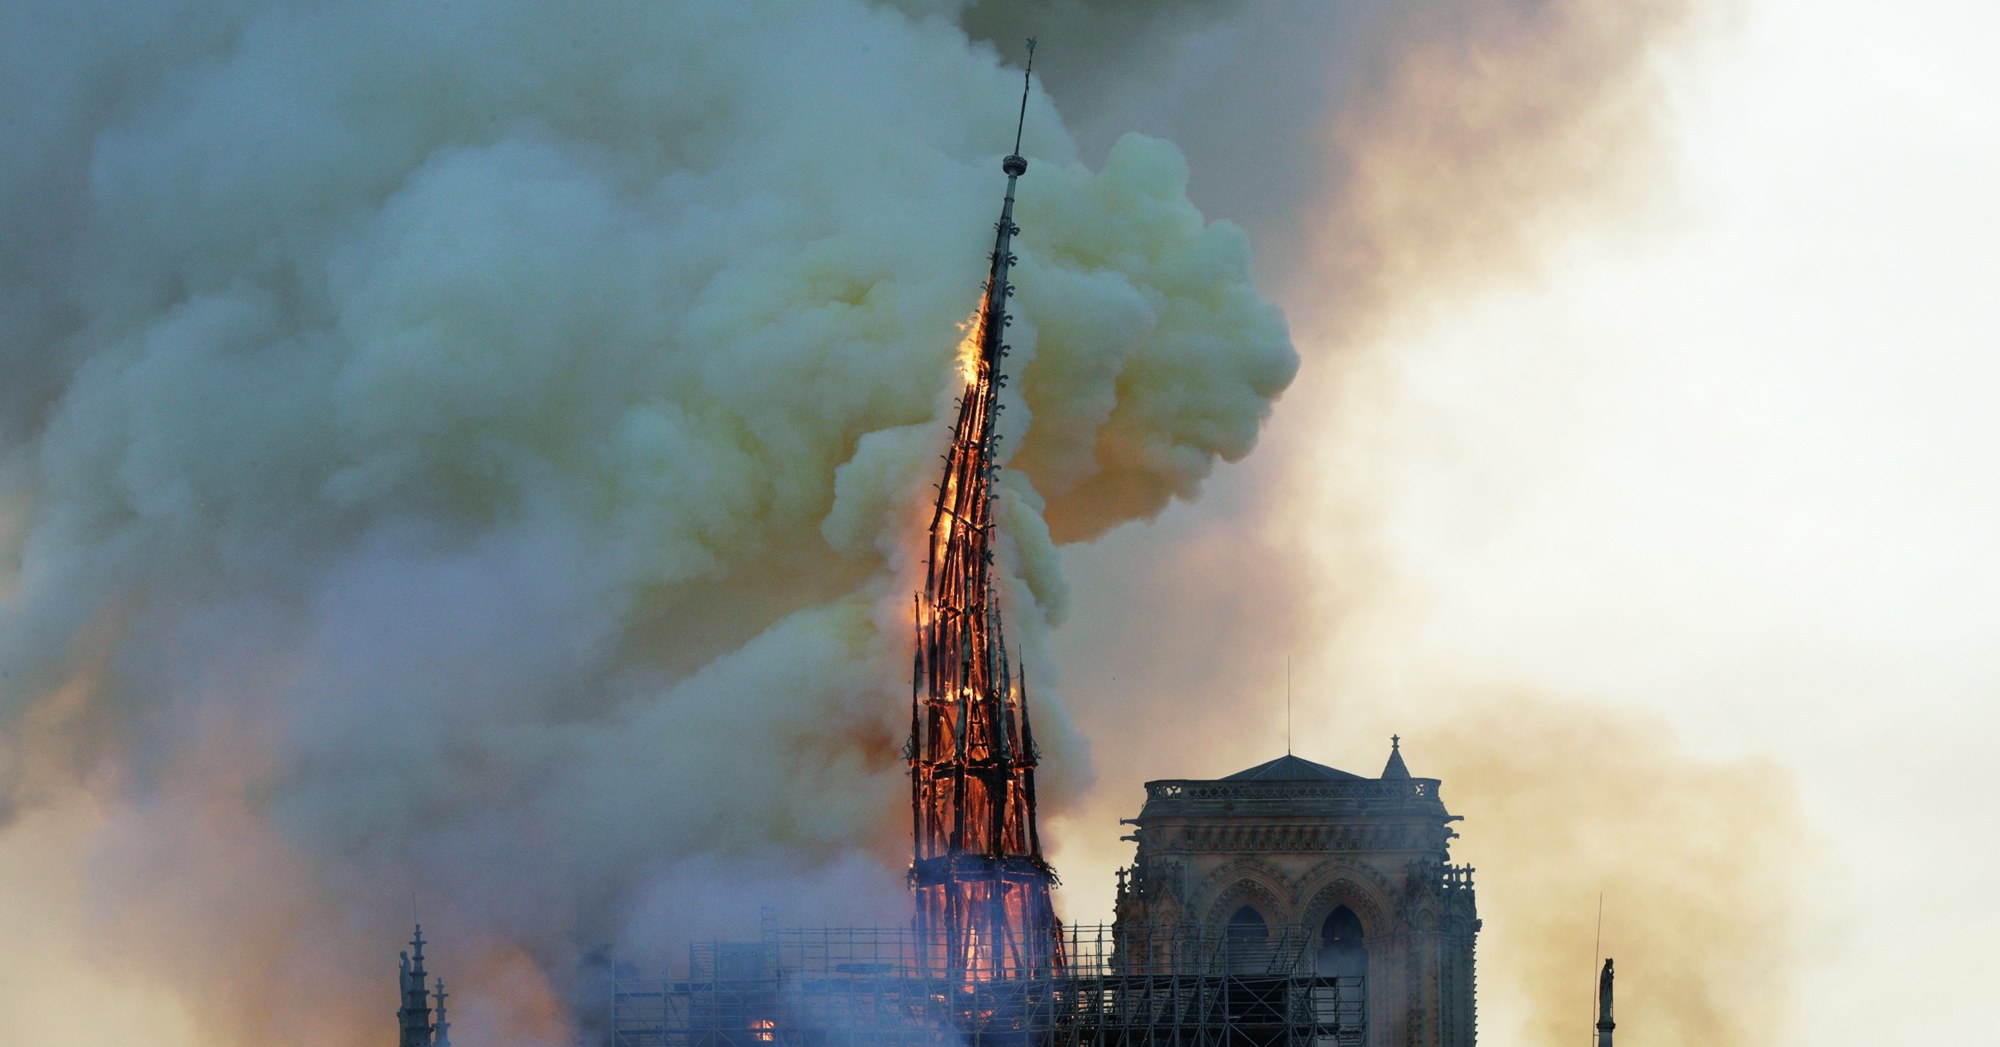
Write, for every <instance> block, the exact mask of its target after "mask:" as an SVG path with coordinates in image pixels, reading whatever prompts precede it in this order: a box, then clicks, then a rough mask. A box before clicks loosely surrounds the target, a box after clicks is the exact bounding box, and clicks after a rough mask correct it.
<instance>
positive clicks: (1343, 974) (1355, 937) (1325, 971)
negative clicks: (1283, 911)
mask: <svg viewBox="0 0 2000 1047" xmlns="http://www.w3.org/2000/svg"><path fill="white" fill-rule="evenodd" d="M1319 973H1320V974H1321V975H1322V976H1324V977H1333V978H1361V977H1366V976H1367V974H1368V947H1367V946H1366V945H1363V944H1361V918H1360V917H1358V916H1356V915H1354V910H1353V909H1350V908H1348V907H1347V906H1345V905H1341V906H1337V907H1335V908H1334V910H1333V911H1332V912H1330V913H1327V914H1326V922H1325V923H1323V924H1321V925H1320V929H1319Z"/></svg>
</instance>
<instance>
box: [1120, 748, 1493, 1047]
mask: <svg viewBox="0 0 2000 1047" xmlns="http://www.w3.org/2000/svg"><path fill="white" fill-rule="evenodd" d="M1399 742H1400V739H1392V740H1391V748H1390V754H1389V760H1388V763H1387V765H1386V766H1385V767H1384V768H1383V770H1382V774H1381V776H1380V777H1378V778H1366V777H1363V776H1361V775H1357V774H1350V773H1348V772H1346V771H1342V770H1337V769H1335V768H1332V767H1328V766H1325V765H1323V764H1318V763H1313V762H1312V761H1310V760H1304V759H1300V758H1299V757H1296V756H1291V755H1286V756H1282V757H1279V758H1278V759H1275V760H1272V761H1270V762H1268V763H1263V764H1259V765H1257V766H1255V767H1252V768H1249V769H1248V770H1244V771H1239V772H1237V773H1236V774H1232V775H1229V776H1227V777H1225V778H1220V779H1214V780H1193V779H1183V780H1166V781H1155V782H1147V783H1146V804H1145V807H1144V808H1143V809H1141V810H1140V812H1139V816H1138V817H1137V818H1133V819H1127V823H1128V824H1130V825H1133V826H1135V827H1136V828H1135V831H1134V832H1133V834H1132V836H1131V837H1130V839H1132V840H1134V841H1136V842H1137V844H1138V855H1137V857H1136V859H1135V861H1134V862H1133V864H1132V867H1131V868H1130V869H1128V870H1126V871H1125V872H1123V873H1121V874H1120V878H1119V880H1120V882H1119V891H1118V903H1117V926H1116V929H1115V932H1114V937H1115V939H1116V941H1117V944H1118V948H1119V950H1120V953H1121V958H1122V960H1123V962H1124V963H1125V964H1126V965H1127V966H1128V967H1129V968H1132V969H1135V970H1136V969H1151V970H1163V969H1172V970H1185V971H1186V973H1189V974H1196V973H1201V974H1210V975H1213V974H1217V973H1227V974H1234V975H1239V976H1244V977H1254V976H1256V975H1257V974H1258V973H1260V972H1264V971H1271V970H1276V969H1277V968H1279V967H1283V968H1284V969H1285V970H1287V971H1293V970H1296V969H1298V968H1299V967H1300V966H1302V965H1308V964H1309V965H1311V967H1312V969H1313V972H1314V975H1315V976H1316V978H1317V979H1318V983H1319V984H1320V985H1321V986H1322V988H1319V989H1316V990H1315V992H1316V993H1324V994H1328V996H1329V998H1331V997H1332V996H1338V997H1339V998H1341V999H1343V1000H1348V999H1351V1000H1352V1001H1353V1002H1352V1004H1351V1008H1350V1009H1348V1010H1347V1011H1346V1012H1345V1013H1346V1014H1347V1017H1346V1018H1345V1019H1344V1020H1345V1022H1346V1025H1345V1026H1344V1029H1345V1033H1346V1034H1345V1035H1343V1036H1342V1037H1341V1042H1352V1043H1356V1044H1363V1045H1365V1047H1471V1045H1472V1044H1473V1042H1474V984H1473V945H1474V939H1475V936H1476V935H1477V933H1478V931H1479V917H1478V913H1477V910H1476V908H1475V906H1474V902H1473V890H1472V870H1471V869H1469V868H1465V867H1461V866H1454V865H1451V864H1450V855H1449V844H1450V841H1451V839H1452V837H1454V836H1455V835H1457V834H1456V833H1454V832H1453V831H1452V829H1451V823H1453V822H1455V821H1458V820H1459V818H1458V816H1457V815H1453V814H1451V813H1449V812H1448V811H1446V810H1445V806H1444V803H1443V801H1442V800H1440V799H1439V797H1438V781H1437V779H1434V778H1416V777H1412V776H1411V774H1410V772H1409V769H1408V767H1407V766H1405V764H1404V762H1403V756H1402V751H1401V746H1400V744H1399ZM1218 968H1220V969H1221V970H1218Z"/></svg>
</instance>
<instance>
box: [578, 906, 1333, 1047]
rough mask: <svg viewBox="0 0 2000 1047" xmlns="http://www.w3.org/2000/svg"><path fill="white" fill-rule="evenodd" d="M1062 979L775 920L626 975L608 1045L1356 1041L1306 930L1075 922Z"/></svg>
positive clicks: (882, 934) (1215, 1046) (1064, 1046)
mask: <svg viewBox="0 0 2000 1047" xmlns="http://www.w3.org/2000/svg"><path fill="white" fill-rule="evenodd" d="M1063 938H1064V946H1065V948H1064V956H1065V958H1066V965H1065V967H1064V968H1063V969H1062V971H1061V973H1059V974H1058V975H1056V976H1054V977H1043V978H1005V977H999V978H996V977H991V976H988V972H971V973H970V974H968V975H964V976H953V977H945V976H943V975H942V973H935V974H934V973H932V972H929V971H926V970H925V969H924V967H925V964H926V963H927V959H926V958H927V957H931V956H935V955H938V953H937V952H936V951H935V949H934V948H927V947H926V946H927V943H925V942H923V941H921V940H920V939H919V938H918V937H917V935H916V934H915V933H914V932H913V931H911V930H907V929H902V928H828V929H819V930H811V929H807V930H769V931H766V932H765V934H764V935H763V936H762V938H760V939H759V940H757V941H752V942H702V943H697V944H694V945H692V946H690V948H689V957H688V966H687V971H686V977H683V978H672V977H660V978H651V979H642V978H632V977H621V978H617V979H615V980H614V984H613V990H612V1027H613V1044H614V1047H762V1045H766V1044H779V1045H785V1044H789V1045H799V1047H862V1045H868V1047H942V1045H952V1047H1113V1045H1119V1047H1122V1045H1149V1047H1150V1045H1158V1047H1360V1045H1361V1044H1362V1043H1363V1040H1364V1034H1365V1025H1366V1019H1367V1012H1366V1005H1365V1002H1364V1001H1365V999H1366V988H1367V986H1366V984H1365V981H1364V979H1363V978H1360V977H1354V976H1344V977H1336V976H1333V975H1322V974H1321V973H1319V970H1318V966H1319V965H1318V963H1317V962H1316V961H1317V957H1316V956H1315V955H1314V954H1313V953H1312V951H1311V949H1310V947H1309V943H1308V942H1307V941H1306V940H1305V939H1304V938H1303V937H1302V936H1300V935H1297V934H1281V935H1278V936H1275V937H1271V938H1268V939H1258V940H1245V939H1243V938H1239V937H1231V936H1226V935H1224V936H1217V935H1213V934H1201V933H1196V932H1192V931H1190V932H1186V933H1176V934H1174V935H1171V936H1154V939H1153V940H1148V941H1146V942H1143V943H1138V944H1139V945H1142V946H1143V948H1138V947H1135V943H1130V942H1119V941H1117V940H1116V938H1115V936H1114V935H1113V933H1112V929H1111V928H1110V927H1109V926H1096V925H1093V926H1085V927H1071V928H1066V929H1065V930H1064V933H1063Z"/></svg>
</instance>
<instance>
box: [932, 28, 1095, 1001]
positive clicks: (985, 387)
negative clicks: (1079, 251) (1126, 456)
mask: <svg viewBox="0 0 2000 1047" xmlns="http://www.w3.org/2000/svg"><path fill="white" fill-rule="evenodd" d="M1034 61H1035V42H1034V41H1033V40H1029V41H1028V70H1029V72H1024V73H1023V74H1022V81H1023V84H1022V89H1021V113H1020V122H1019V123H1017V124H1016V126H1015V130H1014V151H1013V152H1012V153H1011V154H1009V155H1008V156H1007V158H1006V159H1005V160H1003V161H1001V164H1000V169H1001V170H1002V171H1005V172H1006V174H1007V195H1006V198H1005V201H1004V202H1003V203H1002V204H1001V206H1000V221H999V222H998V223H997V224H996V225H995V226H994V229H995V235H994V239H993V254H992V256H991V262H992V267H991V269H990V271H989V272H988V275H987V279H986V284H985V287H984V293H983V295H982V297H981V299H980V305H979V310H978V312H977V313H975V314H974V317H973V321H972V326H971V329H970V330H969V331H968V332H967V335H966V338H965V343H964V345H963V346H962V359H963V363H964V368H963V370H964V378H965V391H964V393H963V395H962V396H961V397H960V398H959V402H958V420H957V422H956V424H954V425H953V427H952V438H951V449H950V451H949V452H947V453H946V455H945V456H944V457H945V468H944V479H943V480H942V481H941V482H940V483H939V484H938V498H937V508H936V511H935V512H934V513H933V514H932V517H931V528H930V558H929V562H928V565H927V567H926V570H925V575H924V591H923V592H922V594H920V595H919V596H918V597H917V606H916V631H917V643H916V667H915V675H914V679H913V680H912V682H911V704H910V741H909V746H908V749H907V755H908V757H909V760H910V790H911V805H912V808H913V811H912V813H913V815H914V820H915V853H914V856H913V861H912V863H911V866H910V885H911V886H912V887H913V888H914V889H915V891H916V903H917V912H916V927H917V931H918V933H919V936H920V937H921V938H922V940H923V941H924V942H926V943H927V951H928V955H927V961H928V962H929V964H930V965H931V969H932V971H933V972H934V973H939V974H943V975H946V976H947V977H949V978H952V979H954V980H959V981H971V980H990V979H1011V978H1036V977H1046V976H1048V975H1050V974H1053V973H1054V972H1055V971H1056V970H1058V969H1059V968H1060V967H1061V966H1062V936H1061V926H1060V925H1059V924H1058V923H1057V921H1056V916H1055V909H1054V907H1053V904H1052V901H1051V899H1050V889H1051V888H1052V887H1053V886H1054V885H1055V881H1056V877H1055V873H1054V871H1053V870H1051V869H1050V868H1049V865H1048V863H1047V862H1046V861H1044V860H1043V859H1042V845H1041V839H1040V837H1039V835H1038V834H1037V832H1036V828H1035V763H1036V758H1037V754H1036V752H1035V744H1034V734H1033V732H1032V730H1031V729H1030V728H1029V726H1028V712H1027V681H1026V673H1025V672H1023V673H1022V674H1021V679H1020V680H1019V681H1018V685H1017V681H1016V679H1015V674H1014V670H1013V667H1012V666H1011V665H1010V664H1009V662H1008V658H1007V644H1006V636H1005V634H1004V631H1003V629H1002V623H1001V618H1000V606H999V601H998V599H997V598H996V595H995V593H994V579H993V566H994V565H993V548H992V538H993V527H994V523H993V498H994V494H993V481H994V478H995V476H996V475H997V474H998V472H999V468H1000V467H999V465H998V464H996V461H995V459H996V454H995V449H996V445H997V444H998V443H999V441H1000V437H999V435H998V434H997V433H996V432H995V423H996V422H997V420H998V417H999V413H1000V408H1001V404H1000V402H999V397H1000V389H1001V387H1002V386H1004V385H1006V383H1007V377H1006V375H1005V374H1003V373H1001V370H1000V365H1001V361H1002V360H1003V359H1004V358H1005V357H1006V355H1007V345H1006V343H1005V342H1004V341H1002V339H1003V338H1004V337H1005V335H1006V330H1007V324H1008V316H1007V296H1008V294H1009V293H1010V292H1011V291H1012V290H1013V288H1012V287H1011V286H1010V285H1009V284H1008V283H1007V273H1008V269H1009V267H1010V266H1012V265H1013V263H1014V260H1015V259H1014V255H1013V253H1012V251H1011V244H1012V242H1013V237H1014V234H1016V233H1018V232H1020V227H1019V226H1017V225H1015V224H1014V184H1015V182H1016V181H1017V180H1018V179H1019V178H1020V177H1021V175H1023V174H1025V173H1026V172H1027V170H1028V161H1027V160H1025V159H1023V158H1022V157H1021V131H1022V128H1023V126H1024V125H1025V123H1026V121H1027V113H1028V89H1029V87H1028V76H1029V75H1030V72H1031V71H1032V70H1033V68H1034Z"/></svg>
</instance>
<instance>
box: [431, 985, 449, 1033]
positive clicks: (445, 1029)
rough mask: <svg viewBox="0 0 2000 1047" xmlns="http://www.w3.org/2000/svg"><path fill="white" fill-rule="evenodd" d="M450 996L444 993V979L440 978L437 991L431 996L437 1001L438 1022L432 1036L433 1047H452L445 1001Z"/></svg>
mask: <svg viewBox="0 0 2000 1047" xmlns="http://www.w3.org/2000/svg"><path fill="white" fill-rule="evenodd" d="M449 995H450V994H449V993H447V992H445V991H444V979H443V978H439V979H438V980H437V991H436V992H434V993H432V994H431V998H432V999H434V1000H436V1001H437V1021H436V1023H435V1025H434V1026H433V1028H434V1030H435V1031H434V1032H433V1033H432V1035H431V1047H451V1022H449V1021H447V1020H446V1019H445V1016H444V1000H445V997H446V996H449Z"/></svg>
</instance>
